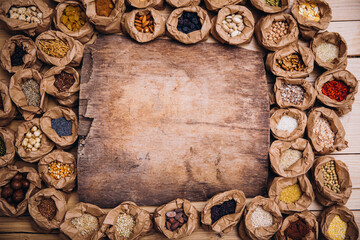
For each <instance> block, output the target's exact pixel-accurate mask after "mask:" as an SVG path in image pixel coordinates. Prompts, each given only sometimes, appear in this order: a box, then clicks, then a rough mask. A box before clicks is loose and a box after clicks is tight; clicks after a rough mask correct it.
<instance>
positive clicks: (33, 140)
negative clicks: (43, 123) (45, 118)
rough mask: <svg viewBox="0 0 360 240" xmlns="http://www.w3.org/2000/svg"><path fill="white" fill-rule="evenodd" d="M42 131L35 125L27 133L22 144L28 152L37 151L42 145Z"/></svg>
mask: <svg viewBox="0 0 360 240" xmlns="http://www.w3.org/2000/svg"><path fill="white" fill-rule="evenodd" d="M41 138H42V131H41V130H40V129H39V128H38V127H37V126H33V127H32V128H31V129H30V130H29V131H28V132H27V133H26V134H25V137H24V139H23V141H22V143H21V144H22V146H23V147H24V148H25V150H26V151H28V152H35V151H37V150H39V148H40V147H41Z"/></svg>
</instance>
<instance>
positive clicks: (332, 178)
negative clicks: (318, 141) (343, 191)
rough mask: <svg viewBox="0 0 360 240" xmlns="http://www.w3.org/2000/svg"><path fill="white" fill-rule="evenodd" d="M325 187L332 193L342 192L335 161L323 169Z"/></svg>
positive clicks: (328, 163)
mask: <svg viewBox="0 0 360 240" xmlns="http://www.w3.org/2000/svg"><path fill="white" fill-rule="evenodd" d="M321 171H322V174H323V178H324V185H325V187H327V188H329V189H330V190H331V191H333V192H335V193H338V192H340V184H339V179H338V175H337V174H336V168H335V161H333V160H331V161H329V162H327V163H326V164H325V165H324V166H322V167H321Z"/></svg>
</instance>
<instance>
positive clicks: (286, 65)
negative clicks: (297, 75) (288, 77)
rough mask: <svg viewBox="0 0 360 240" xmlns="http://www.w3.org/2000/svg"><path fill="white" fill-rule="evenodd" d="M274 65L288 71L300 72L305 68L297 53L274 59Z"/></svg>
mask: <svg viewBox="0 0 360 240" xmlns="http://www.w3.org/2000/svg"><path fill="white" fill-rule="evenodd" d="M276 66H278V67H281V68H282V69H284V70H285V71H290V72H293V71H297V72H301V71H304V70H305V68H306V66H305V63H304V61H303V60H302V57H301V56H300V55H299V54H298V53H292V54H290V55H288V56H286V57H283V58H281V59H276Z"/></svg>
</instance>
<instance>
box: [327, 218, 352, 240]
mask: <svg viewBox="0 0 360 240" xmlns="http://www.w3.org/2000/svg"><path fill="white" fill-rule="evenodd" d="M346 230H347V224H346V222H344V221H343V220H341V218H340V216H339V215H335V217H334V218H333V220H332V221H331V223H330V225H329V228H328V230H327V234H328V235H329V237H330V238H331V239H333V240H344V239H345V237H346Z"/></svg>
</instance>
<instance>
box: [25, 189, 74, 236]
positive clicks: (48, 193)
mask: <svg viewBox="0 0 360 240" xmlns="http://www.w3.org/2000/svg"><path fill="white" fill-rule="evenodd" d="M43 198H51V199H52V200H54V202H55V205H56V209H57V210H56V215H55V217H54V218H53V219H51V220H49V219H47V218H46V217H44V216H43V215H41V213H40V212H39V209H38V205H39V204H40V202H41V200H42V199H43ZM28 207H29V213H30V215H31V217H32V218H33V220H34V221H35V223H36V224H37V225H38V226H39V227H41V228H43V229H46V230H51V229H57V228H60V224H61V222H62V221H63V219H64V216H65V213H66V210H67V207H66V196H65V194H64V193H62V192H60V191H57V190H55V189H54V188H45V189H42V190H40V191H39V192H37V193H36V194H35V195H34V196H32V197H31V198H30V199H29V204H28Z"/></svg>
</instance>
